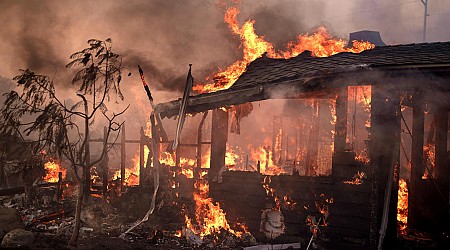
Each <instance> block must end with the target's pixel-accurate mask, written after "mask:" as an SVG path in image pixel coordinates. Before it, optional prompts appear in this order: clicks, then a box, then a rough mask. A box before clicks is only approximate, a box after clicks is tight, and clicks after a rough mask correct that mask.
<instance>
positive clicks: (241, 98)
mask: <svg viewBox="0 0 450 250" xmlns="http://www.w3.org/2000/svg"><path fill="white" fill-rule="evenodd" d="M396 68H402V69H424V68H425V69H430V68H445V70H446V72H447V73H450V42H437V43H422V44H403V45H393V46H383V47H376V48H374V49H372V50H366V51H363V52H361V53H359V54H354V53H350V52H345V53H339V54H336V55H333V56H330V57H322V58H320V57H311V56H310V53H309V52H308V51H305V52H303V53H302V54H300V55H298V56H297V57H294V58H290V59H273V58H267V57H266V56H262V57H261V58H258V59H256V60H255V61H253V62H252V63H250V64H249V65H248V66H247V70H246V72H245V73H243V74H242V75H241V76H240V77H239V79H238V80H237V81H236V82H235V83H234V84H233V86H231V87H230V88H229V89H227V90H221V91H218V92H214V93H208V94H200V95H197V96H193V97H190V100H189V104H188V112H201V111H206V110H208V109H213V108H217V107H221V106H225V105H236V104H241V103H244V102H249V101H255V100H263V99H269V98H270V97H268V96H267V95H263V94H262V93H261V92H262V91H263V90H262V88H263V87H264V88H266V87H269V88H270V87H271V86H272V87H273V86H275V85H276V86H278V85H279V84H281V85H283V84H292V82H293V81H294V82H295V84H296V85H299V84H300V85H301V84H302V83H305V82H307V81H306V80H304V81H298V80H299V79H312V78H317V77H322V76H325V75H331V74H334V75H339V74H341V75H343V74H342V73H347V72H349V71H351V72H358V73H364V72H365V71H364V70H365V69H379V70H382V71H384V70H392V69H396ZM319 84H320V83H318V84H316V85H319ZM258 88H259V89H260V90H259V92H258ZM244 90H251V91H250V92H249V93H247V92H245V91H244ZM230 94H231V95H230ZM227 96H228V98H226V97H227ZM256 96H257V97H256ZM179 102H180V101H179V100H175V101H172V102H168V103H163V104H159V105H157V107H156V112H159V113H161V115H162V116H163V117H164V116H173V115H175V114H176V113H177V112H178V109H179ZM205 104H208V105H205Z"/></svg>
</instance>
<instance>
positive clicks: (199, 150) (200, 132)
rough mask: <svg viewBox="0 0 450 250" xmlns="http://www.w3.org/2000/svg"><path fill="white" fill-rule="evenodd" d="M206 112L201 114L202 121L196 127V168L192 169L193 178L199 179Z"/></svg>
mask: <svg viewBox="0 0 450 250" xmlns="http://www.w3.org/2000/svg"><path fill="white" fill-rule="evenodd" d="M207 116H208V111H206V112H204V113H203V116H202V119H201V120H200V123H199V125H198V131H197V167H196V168H195V169H194V178H200V168H201V167H202V153H203V152H202V151H203V150H202V146H203V143H202V141H203V138H202V136H203V125H204V124H205V120H206V117H207Z"/></svg>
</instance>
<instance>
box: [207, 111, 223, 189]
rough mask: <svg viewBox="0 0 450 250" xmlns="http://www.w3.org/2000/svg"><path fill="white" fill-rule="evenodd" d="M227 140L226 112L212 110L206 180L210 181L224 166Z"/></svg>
mask: <svg viewBox="0 0 450 250" xmlns="http://www.w3.org/2000/svg"><path fill="white" fill-rule="evenodd" d="M227 140H228V112H227V111H224V110H222V109H215V110H213V112H212V124H211V162H210V169H209V173H208V180H209V182H210V183H211V182H212V181H213V179H215V178H217V175H218V173H219V171H220V169H221V168H222V167H223V166H225V155H226V152H227Z"/></svg>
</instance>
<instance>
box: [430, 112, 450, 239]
mask: <svg viewBox="0 0 450 250" xmlns="http://www.w3.org/2000/svg"><path fill="white" fill-rule="evenodd" d="M434 117H435V122H436V148H435V149H436V151H435V153H436V158H435V166H436V182H437V186H438V188H439V192H440V194H439V197H440V198H436V199H439V201H440V202H436V206H434V208H435V209H436V210H435V213H433V214H434V215H435V218H436V222H437V223H436V224H437V231H440V232H443V231H444V230H445V229H446V228H448V224H447V220H446V219H445V218H448V216H449V213H448V209H449V207H448V203H449V176H450V175H449V174H450V169H449V162H448V154H447V140H448V138H447V137H448V113H447V110H446V109H444V108H438V109H436V113H435V115H434ZM436 192H438V191H436Z"/></svg>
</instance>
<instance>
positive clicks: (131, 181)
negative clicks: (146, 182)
mask: <svg viewBox="0 0 450 250" xmlns="http://www.w3.org/2000/svg"><path fill="white" fill-rule="evenodd" d="M149 152H150V151H149V149H148V148H147V147H144V156H145V157H144V166H145V164H146V163H147V157H146V156H147V155H148V153H149ZM132 162H133V166H132V167H131V168H125V178H124V184H125V185H127V186H134V185H138V184H139V172H140V164H139V154H136V155H135V156H134V158H133V159H132ZM118 178H120V169H119V170H117V171H116V172H115V173H114V175H113V177H112V179H113V180H115V179H118Z"/></svg>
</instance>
